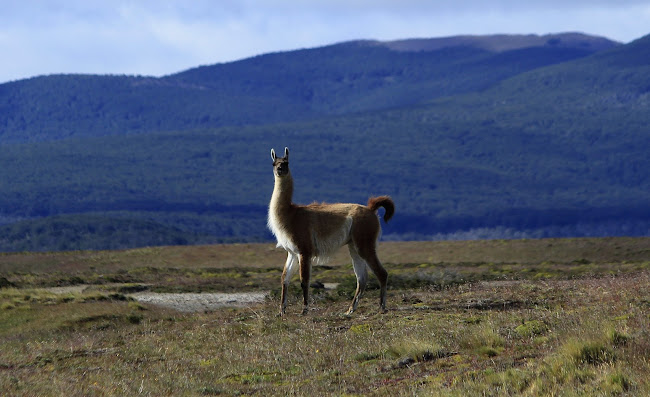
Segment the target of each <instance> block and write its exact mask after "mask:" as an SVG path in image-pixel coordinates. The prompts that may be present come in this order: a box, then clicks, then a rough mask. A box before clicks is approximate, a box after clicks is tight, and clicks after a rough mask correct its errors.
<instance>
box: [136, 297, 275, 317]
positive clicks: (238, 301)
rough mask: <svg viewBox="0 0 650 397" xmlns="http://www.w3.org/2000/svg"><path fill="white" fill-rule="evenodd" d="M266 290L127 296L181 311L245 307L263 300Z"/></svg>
mask: <svg viewBox="0 0 650 397" xmlns="http://www.w3.org/2000/svg"><path fill="white" fill-rule="evenodd" d="M268 295H269V293H268V292H237V293H224V292H213V293H190V292H187V293H156V292H138V293H135V294H129V295H128V296H130V297H132V298H133V299H135V300H137V301H138V302H141V303H146V304H151V305H156V306H161V307H165V308H169V309H174V310H178V311H181V312H188V313H190V312H201V311H210V310H215V309H220V308H223V307H245V306H249V305H253V304H256V303H261V302H264V300H265V299H266V297H267V296H268Z"/></svg>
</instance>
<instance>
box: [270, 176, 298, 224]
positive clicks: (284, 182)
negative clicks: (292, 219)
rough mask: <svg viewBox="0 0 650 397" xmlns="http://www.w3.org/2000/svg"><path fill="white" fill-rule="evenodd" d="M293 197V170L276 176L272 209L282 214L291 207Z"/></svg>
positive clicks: (277, 213)
mask: <svg viewBox="0 0 650 397" xmlns="http://www.w3.org/2000/svg"><path fill="white" fill-rule="evenodd" d="M292 197H293V178H292V177H291V172H289V173H288V174H287V175H284V176H277V175H276V177H275V186H274V188H273V195H272V196H271V205H270V206H271V211H273V212H275V214H276V215H278V216H280V215H281V214H282V213H284V212H285V211H287V210H288V209H289V208H290V207H291V199H292Z"/></svg>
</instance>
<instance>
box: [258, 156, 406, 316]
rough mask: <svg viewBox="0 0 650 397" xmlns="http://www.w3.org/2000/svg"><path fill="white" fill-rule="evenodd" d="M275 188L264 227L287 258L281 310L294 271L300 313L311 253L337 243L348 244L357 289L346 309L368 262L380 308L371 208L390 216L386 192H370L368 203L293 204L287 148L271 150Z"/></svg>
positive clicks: (376, 228)
mask: <svg viewBox="0 0 650 397" xmlns="http://www.w3.org/2000/svg"><path fill="white" fill-rule="evenodd" d="M271 157H272V159H273V171H274V175H275V187H274V190H273V195H272V197H271V203H270V205H269V227H270V228H271V230H272V231H273V233H274V234H275V236H276V238H277V239H278V246H282V247H283V248H285V249H286V250H287V253H288V254H287V263H286V264H285V267H284V271H283V272H282V297H281V299H282V303H281V307H280V312H281V314H284V312H285V310H286V299H287V289H288V285H289V281H290V279H291V276H292V275H293V274H294V272H295V271H296V270H297V269H296V261H297V262H298V268H299V270H300V284H301V286H302V291H303V303H304V308H303V312H304V313H306V312H307V308H308V302H309V279H310V272H311V264H312V260H313V259H314V258H318V257H323V256H327V255H328V254H331V253H333V252H334V250H336V249H338V248H339V247H341V246H343V245H346V244H347V245H348V248H349V250H350V256H351V257H352V260H353V264H354V271H355V274H356V276H357V290H356V292H355V295H354V298H353V300H352V304H351V305H350V309H349V310H348V313H349V314H350V313H352V312H353V311H354V310H355V309H356V307H357V305H358V303H359V299H360V298H361V295H362V294H363V292H364V290H365V287H366V281H367V269H366V265H367V266H368V267H370V269H371V270H372V271H373V273H374V274H375V275H376V276H377V279H378V280H379V284H380V286H381V292H380V307H381V309H382V310H385V308H386V283H387V279H388V272H386V270H385V269H384V268H383V267H382V265H381V263H380V262H379V259H378V258H377V253H376V243H377V239H378V238H379V234H380V232H381V227H380V225H379V220H378V219H377V213H376V211H377V209H379V207H383V208H384V209H385V210H386V213H385V214H384V221H386V222H388V220H389V219H390V218H391V217H392V216H393V214H394V212H395V205H394V203H393V201H392V200H391V198H390V197H388V196H381V197H371V198H370V199H369V200H368V205H367V206H363V205H360V204H343V203H338V204H319V203H313V204H310V205H297V204H294V203H293V202H292V201H291V200H292V196H293V178H292V177H291V172H290V171H289V150H288V149H286V148H285V156H284V157H277V156H276V155H275V151H273V150H271Z"/></svg>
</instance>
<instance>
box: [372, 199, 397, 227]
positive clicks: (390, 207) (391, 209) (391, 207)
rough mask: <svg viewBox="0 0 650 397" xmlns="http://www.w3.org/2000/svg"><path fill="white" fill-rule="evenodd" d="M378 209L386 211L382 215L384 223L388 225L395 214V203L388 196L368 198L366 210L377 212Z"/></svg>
mask: <svg viewBox="0 0 650 397" xmlns="http://www.w3.org/2000/svg"><path fill="white" fill-rule="evenodd" d="M379 207H384V209H385V210H386V213H384V222H386V223H388V221H389V220H390V218H392V217H393V214H394V213H395V203H394V202H393V200H392V199H391V198H390V197H388V196H379V197H370V198H369V199H368V208H370V210H371V211H377V209H379Z"/></svg>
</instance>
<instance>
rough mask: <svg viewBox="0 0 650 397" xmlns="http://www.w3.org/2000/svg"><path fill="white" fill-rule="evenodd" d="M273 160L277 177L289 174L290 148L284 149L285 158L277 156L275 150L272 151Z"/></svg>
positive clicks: (274, 172)
mask: <svg viewBox="0 0 650 397" xmlns="http://www.w3.org/2000/svg"><path fill="white" fill-rule="evenodd" d="M271 158H272V159H273V174H274V175H275V176H280V177H281V176H285V175H288V174H289V148H287V147H285V148H284V157H278V156H276V155H275V150H273V149H271Z"/></svg>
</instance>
